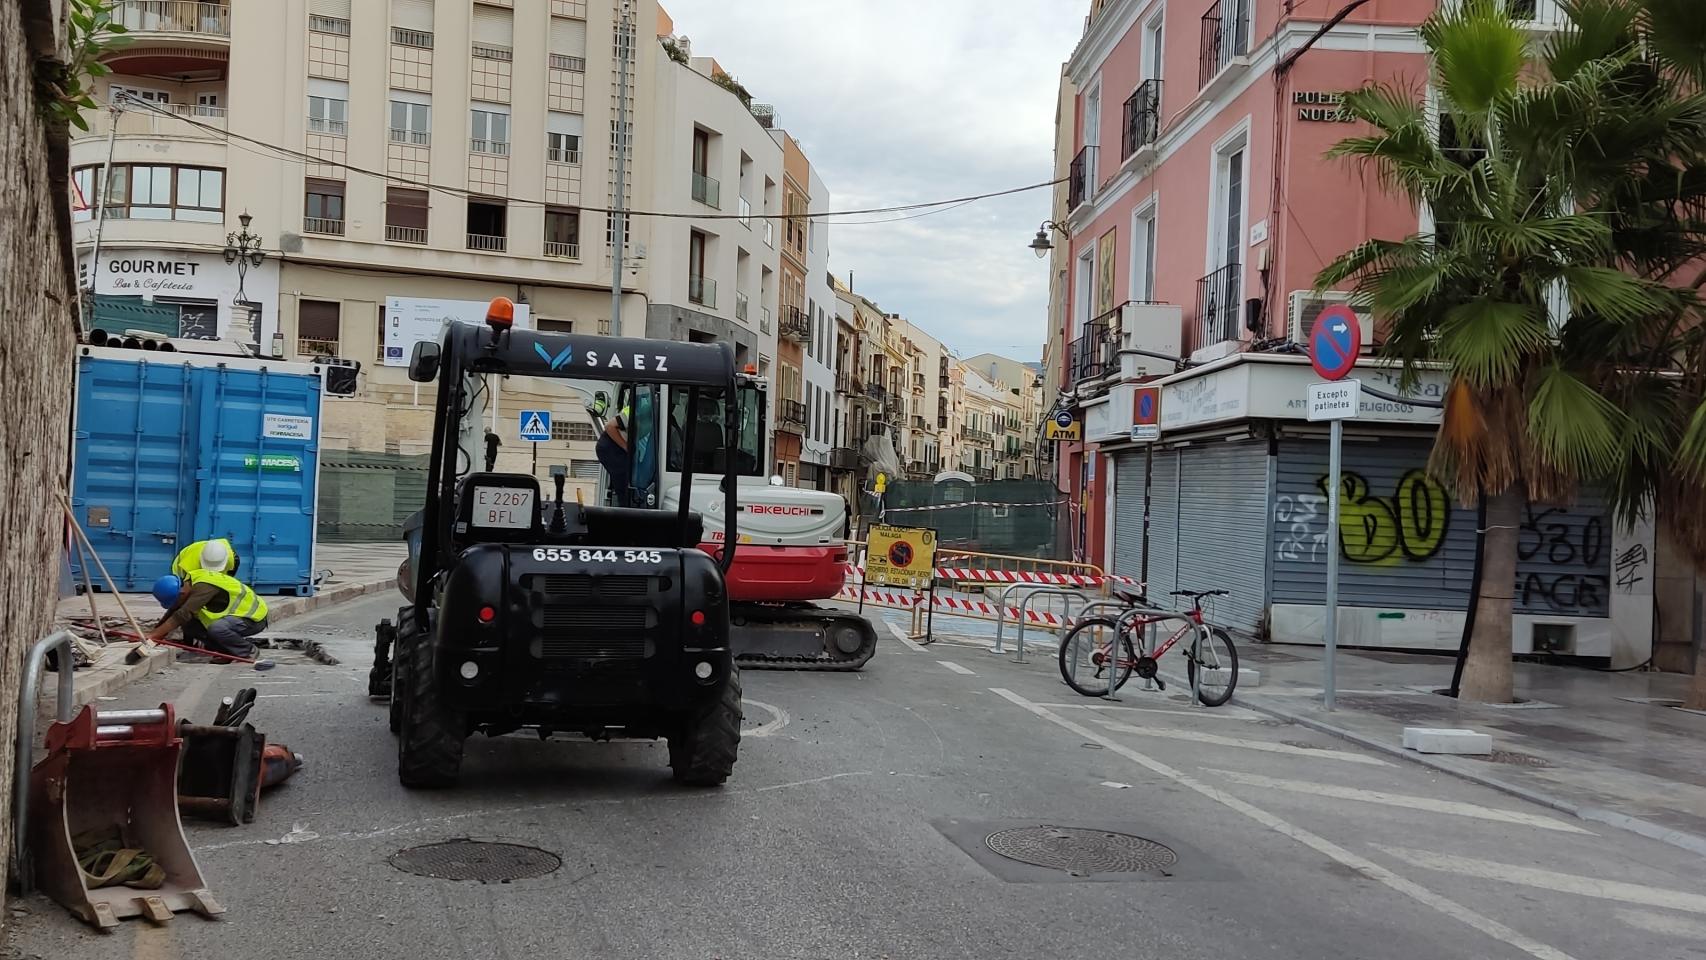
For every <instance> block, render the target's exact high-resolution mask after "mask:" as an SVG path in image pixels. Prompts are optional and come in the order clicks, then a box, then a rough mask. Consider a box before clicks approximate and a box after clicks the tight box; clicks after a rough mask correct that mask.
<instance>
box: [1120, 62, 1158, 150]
mask: <svg viewBox="0 0 1706 960" xmlns="http://www.w3.org/2000/svg"><path fill="white" fill-rule="evenodd" d="M1160 133H1161V81H1160V80H1145V81H1143V82H1142V83H1140V84H1138V85H1137V89H1136V90H1133V91H1132V94H1131V96H1130V97H1127V98H1126V102H1125V122H1124V123H1122V124H1121V137H1120V141H1121V142H1120V158H1121V159H1122V160H1123V159H1125V158H1127V157H1130V156H1131V155H1132V154H1134V153H1136V152H1138V151H1139V150H1142V149H1143V148H1144V147H1148V146H1152V145H1153V144H1154V143H1155V138H1156V137H1157V136H1159V135H1160Z"/></svg>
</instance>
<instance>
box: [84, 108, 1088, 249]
mask: <svg viewBox="0 0 1706 960" xmlns="http://www.w3.org/2000/svg"><path fill="white" fill-rule="evenodd" d="M125 105H126V106H139V107H141V108H142V109H144V110H148V111H151V112H154V113H158V114H160V115H161V116H165V117H170V118H172V119H174V120H177V121H179V122H181V123H187V124H189V125H190V126H192V127H197V128H199V129H202V130H206V131H208V132H209V133H213V134H216V135H218V136H220V137H224V138H228V139H231V140H238V141H241V142H243V143H248V144H253V145H254V146H257V147H261V148H264V149H266V150H269V151H272V152H273V153H274V154H276V155H278V156H279V157H281V158H283V159H288V160H297V161H301V162H303V163H316V164H321V165H323V166H328V167H341V168H343V169H345V170H348V171H350V172H352V173H359V174H362V175H364V176H369V177H376V178H378V179H380V180H384V181H386V182H388V183H394V184H396V185H398V186H402V187H410V188H414V189H426V190H432V191H437V192H439V193H443V194H447V195H449V196H454V197H461V198H463V199H469V200H486V199H498V198H493V197H491V196H490V195H489V194H482V193H479V192H477V191H473V190H469V189H468V188H466V187H453V186H449V185H447V184H441V183H431V182H424V181H420V180H411V179H409V178H407V177H403V176H399V175H397V174H393V173H387V172H384V171H380V170H369V169H367V168H365V167H358V166H355V165H354V164H351V163H348V162H345V161H338V160H327V159H325V158H324V157H318V156H315V155H314V154H311V153H305V152H303V151H301V150H296V149H294V148H291V147H286V146H282V145H280V144H276V143H269V142H268V141H265V140H261V139H258V138H255V137H251V136H247V135H245V134H241V133H234V132H232V131H230V130H223V129H220V128H219V127H216V126H214V125H213V124H210V123H203V122H202V121H200V120H195V119H192V118H191V117H188V116H185V115H183V114H180V113H173V112H172V111H170V110H164V109H161V108H160V107H159V106H158V105H157V104H154V103H151V102H148V101H144V100H133V99H130V98H125ZM113 109H115V110H120V111H122V110H123V109H125V107H124V106H119V105H117V104H114V106H113ZM248 152H251V153H252V152H254V151H248ZM1065 179H1066V178H1064V177H1061V178H1057V179H1054V180H1045V181H1043V182H1041V183H1033V184H1029V185H1026V186H1022V187H1009V188H1008V189H1005V190H993V191H990V192H988V193H978V194H973V195H971V196H967V197H953V198H950V199H947V200H930V201H926V202H923V203H905V204H896V205H892V206H886V207H866V208H863V209H857V210H827V211H823V212H821V213H807V214H805V215H804V219H806V220H825V219H828V218H831V217H854V216H868V215H871V214H883V213H910V212H913V211H920V210H924V211H930V212H933V213H945V212H946V210H943V209H937V208H949V209H952V208H953V207H956V206H962V205H964V204H968V203H975V202H977V201H979V200H991V199H994V198H997V197H1007V196H1012V195H1014V194H1019V193H1028V192H1030V191H1032V190H1041V189H1043V188H1045V187H1052V186H1055V185H1056V184H1059V183H1062V182H1064V181H1065ZM502 199H504V200H506V201H507V202H509V203H511V204H515V205H520V206H533V207H549V206H558V205H557V204H551V203H546V202H545V201H543V200H532V199H523V198H517V197H505V198H502ZM575 209H576V210H579V211H580V212H582V213H604V214H609V213H616V212H617V211H616V210H614V209H612V208H610V207H591V206H585V205H582V206H577V207H576V208H575ZM621 212H623V213H626V214H627V215H628V216H630V217H658V218H661V219H674V220H740V221H748V220H789V219H794V218H795V217H796V216H798V215H790V214H786V213H751V214H739V213H698V212H676V211H663V210H623V211H621ZM928 215H929V214H928V213H920V214H917V216H928ZM910 219H912V217H895V218H893V220H910ZM893 220H867V221H853V220H850V221H844V224H845V225H849V226H855V225H859V224H864V223H890V222H893Z"/></svg>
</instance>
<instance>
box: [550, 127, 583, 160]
mask: <svg viewBox="0 0 1706 960" xmlns="http://www.w3.org/2000/svg"><path fill="white" fill-rule="evenodd" d="M545 159H546V160H549V161H551V162H552V163H580V162H581V138H580V134H578V133H547V134H546V135H545Z"/></svg>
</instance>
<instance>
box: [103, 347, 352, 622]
mask: <svg viewBox="0 0 1706 960" xmlns="http://www.w3.org/2000/svg"><path fill="white" fill-rule="evenodd" d="M321 393H322V380H321V376H320V370H319V367H316V366H311V365H309V364H299V363H280V362H273V361H267V360H253V359H246V358H239V357H221V356H204V355H197V354H186V353H148V354H144V355H140V356H139V354H138V352H137V351H135V350H117V349H107V348H101V347H79V348H78V356H77V426H76V431H75V433H74V435H73V436H74V444H75V447H74V452H73V466H72V470H73V477H72V488H71V489H72V506H73V508H74V509H75V511H76V514H77V519H78V522H80V523H81V524H82V525H83V529H84V530H85V531H86V532H87V533H88V535H89V540H90V542H91V543H92V544H93V545H94V547H95V552H96V554H98V555H99V556H100V558H101V562H102V563H104V564H105V565H106V568H107V572H108V573H110V574H111V575H112V578H113V580H114V581H115V582H116V583H117V585H118V589H120V590H122V591H125V592H133V591H134V592H146V591H147V590H148V589H149V588H150V587H152V586H153V583H154V581H155V579H156V578H158V577H160V576H161V575H163V574H165V573H167V572H168V571H169V570H170V569H171V565H172V559H173V558H174V557H175V556H176V555H177V553H178V551H179V550H180V549H182V548H183V547H184V546H187V545H189V544H190V543H192V542H194V541H196V540H205V539H209V538H214V537H224V538H226V539H228V540H230V541H231V545H232V547H233V548H235V549H236V551H237V554H238V556H239V557H241V558H242V566H241V567H240V568H239V570H238V571H237V576H238V578H239V579H240V580H242V581H243V582H245V583H247V584H249V585H250V586H251V587H253V588H254V589H255V590H256V591H258V592H260V593H264V594H288V595H296V596H307V595H309V594H311V593H313V591H314V510H315V498H316V493H317V490H316V487H317V486H318V480H319V469H320V457H319V446H320V399H321ZM72 562H73V565H74V566H73V569H74V572H75V573H76V575H77V580H78V582H79V583H81V582H82V572H81V570H77V569H76V568H75V564H76V554H75V552H73V555H72ZM90 575H91V577H92V578H93V579H94V581H95V583H96V584H97V587H98V588H99V589H104V587H100V586H99V584H100V572H99V570H97V569H92V570H91V571H90Z"/></svg>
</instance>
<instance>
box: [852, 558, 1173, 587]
mask: <svg viewBox="0 0 1706 960" xmlns="http://www.w3.org/2000/svg"><path fill="white" fill-rule="evenodd" d="M848 570H850V571H851V572H853V573H854V574H856V575H857V576H858V578H859V579H861V580H863V579H864V577H865V569H864V568H863V567H860V566H857V565H854V564H848ZM934 573H935V575H936V577H937V578H938V579H942V580H953V581H966V582H971V583H1046V584H1049V585H1051V586H1057V587H1099V586H1102V585H1103V584H1107V583H1118V584H1124V585H1128V586H1139V585H1141V581H1139V580H1138V579H1137V578H1136V577H1125V576H1121V575H1119V574H1117V573H1056V572H1054V571H1050V570H977V569H972V568H970V567H937V568H936V569H935V571H934Z"/></svg>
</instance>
